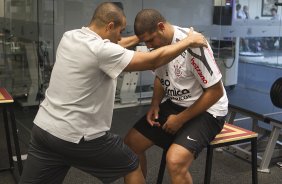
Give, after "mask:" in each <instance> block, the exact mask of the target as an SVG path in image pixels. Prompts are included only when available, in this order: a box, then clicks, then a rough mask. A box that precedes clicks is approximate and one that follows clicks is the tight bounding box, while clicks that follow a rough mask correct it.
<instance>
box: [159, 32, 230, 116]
mask: <svg viewBox="0 0 282 184" xmlns="http://www.w3.org/2000/svg"><path fill="white" fill-rule="evenodd" d="M187 32H189V29H188V28H180V27H177V26H174V37H173V40H172V44H173V43H176V42H178V41H179V40H182V39H183V38H185V37H186V36H187ZM155 73H156V75H157V76H158V77H159V78H160V81H161V84H162V86H163V88H164V90H165V93H166V95H167V97H169V98H170V99H171V101H172V102H174V103H175V104H178V105H180V106H183V107H190V106H191V105H192V104H193V103H194V102H195V101H196V100H197V99H198V98H199V97H200V96H201V95H202V93H203V90H204V89H205V88H208V87H210V86H212V85H214V84H216V83H217V82H219V81H220V80H221V77H222V75H221V73H220V70H219V68H218V67H217V64H216V62H215V59H214V57H213V52H212V50H211V48H210V46H208V48H205V47H200V48H193V49H187V50H186V51H184V52H183V53H182V54H181V55H179V56H178V57H177V58H175V59H174V60H173V61H171V62H170V63H168V64H167V65H164V66H162V67H160V68H158V69H156V71H155ZM207 112H209V113H210V114H212V115H214V116H225V115H226V114H227V112H228V99H227V96H226V91H225V90H224V95H223V96H222V97H221V98H220V100H219V101H218V102H217V103H215V104H214V105H213V106H211V107H210V108H209V109H208V110H207Z"/></svg>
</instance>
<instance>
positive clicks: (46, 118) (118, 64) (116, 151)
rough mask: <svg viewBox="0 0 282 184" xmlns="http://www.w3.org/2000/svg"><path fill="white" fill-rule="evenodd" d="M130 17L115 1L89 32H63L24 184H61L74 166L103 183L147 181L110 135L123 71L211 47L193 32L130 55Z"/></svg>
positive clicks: (96, 15) (131, 156)
mask: <svg viewBox="0 0 282 184" xmlns="http://www.w3.org/2000/svg"><path fill="white" fill-rule="evenodd" d="M125 26H126V18H125V15H124V13H123V11H122V10H121V9H120V8H119V7H117V6H116V5H114V4H113V3H102V4H100V5H99V6H98V7H97V8H96V10H95V12H94V15H93V18H92V20H91V22H90V24H89V25H88V26H87V27H82V28H81V29H76V30H72V31H67V32H66V33H64V35H63V37H62V39H61V41H60V44H59V46H58V49H57V55H56V62H55V65H54V68H53V71H52V75H51V80H50V84H49V87H48V89H47V90H46V94H45V100H44V101H43V102H42V103H41V105H40V108H39V110H38V113H37V115H36V117H35V120H34V123H35V125H34V127H33V129H32V135H31V141H30V146H29V151H28V157H27V161H26V163H25V166H24V171H23V174H22V177H21V180H20V184H25V183H29V184H30V183H33V184H37V183H38V184H39V183H47V184H49V183H50V184H57V183H62V182H63V180H64V177H65V176H66V174H67V172H68V170H69V168H70V167H71V166H73V167H76V168H78V169H80V170H82V171H85V172H87V173H89V174H91V175H93V176H95V177H97V178H98V179H100V180H101V181H102V182H103V183H111V182H113V181H114V180H116V179H118V178H120V177H124V182H125V183H136V184H142V183H145V181H144V177H143V175H142V172H141V169H140V166H139V162H138V158H137V156H136V155H135V154H134V153H133V152H132V151H131V150H130V149H129V148H128V147H127V146H126V145H125V144H124V143H123V140H122V139H121V138H120V136H118V135H114V134H112V133H110V132H109V130H110V128H111V123H112V114H113V106H114V98H115V90H116V83H117V76H118V75H119V74H120V73H121V72H122V71H137V70H148V69H151V70H152V69H156V68H157V67H159V66H162V65H164V64H166V63H168V62H169V61H171V60H172V59H174V58H175V57H177V56H178V55H179V54H181V53H182V52H183V51H184V50H186V49H187V47H189V46H199V45H202V44H203V43H205V41H204V37H203V36H202V35H200V34H196V33H191V34H190V33H189V35H188V36H186V38H185V39H183V41H181V42H179V43H177V44H174V45H171V46H166V47H162V48H160V49H157V50H155V51H153V52H150V53H142V52H134V51H130V50H127V49H125V48H123V47H121V46H120V45H118V44H117V43H120V44H121V45H123V46H124V45H126V46H132V45H133V44H136V43H138V42H139V40H138V39H137V37H136V36H132V37H130V38H128V39H121V32H122V31H123V30H124V29H125Z"/></svg>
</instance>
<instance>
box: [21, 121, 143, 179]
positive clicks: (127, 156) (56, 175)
mask: <svg viewBox="0 0 282 184" xmlns="http://www.w3.org/2000/svg"><path fill="white" fill-rule="evenodd" d="M138 165H139V161H138V157H137V156H136V155H135V154H134V153H133V152H132V151H131V150H130V149H129V148H128V147H127V146H126V145H125V144H124V143H123V140H122V139H121V137H120V136H118V135H115V134H111V133H109V132H107V133H106V134H105V135H103V136H101V137H99V138H96V139H93V140H90V141H85V140H83V139H82V140H81V141H80V142H79V143H78V144H76V143H71V142H67V141H64V140H61V139H59V138H57V137H55V136H53V135H51V134H49V133H48V132H46V131H44V130H42V129H41V128H39V127H38V126H36V125H34V127H33V130H32V137H31V141H30V145H29V150H28V157H27V160H26V161H25V165H24V171H23V173H22V176H21V179H20V184H26V183H46V184H48V183H50V184H57V183H62V182H63V180H64V177H65V176H66V174H67V172H68V170H69V168H70V167H71V166H73V167H75V168H78V169H80V170H82V171H85V172H87V173H89V174H91V175H93V176H95V177H97V178H99V179H100V180H101V181H102V182H103V183H111V182H113V181H114V180H116V179H118V178H120V177H123V176H125V175H126V174H128V173H129V172H131V171H133V170H135V169H136V168H137V167H138Z"/></svg>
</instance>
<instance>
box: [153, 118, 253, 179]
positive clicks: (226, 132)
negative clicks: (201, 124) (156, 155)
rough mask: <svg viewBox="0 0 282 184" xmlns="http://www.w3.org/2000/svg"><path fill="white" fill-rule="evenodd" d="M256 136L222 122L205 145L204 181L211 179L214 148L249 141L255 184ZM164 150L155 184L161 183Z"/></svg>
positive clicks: (164, 157) (164, 162)
mask: <svg viewBox="0 0 282 184" xmlns="http://www.w3.org/2000/svg"><path fill="white" fill-rule="evenodd" d="M257 136H258V134H257V133H255V132H252V131H249V130H246V129H244V128H241V127H238V126H235V125H231V124H228V123H225V124H224V127H223V129H222V131H221V132H220V133H219V134H218V135H217V136H216V137H215V139H214V140H213V141H212V142H211V143H210V144H209V145H208V146H207V157H206V168H205V179H204V183H205V184H209V183H210V180H211V169H212V159H213V150H214V148H218V147H223V146H229V145H234V144H240V143H244V142H251V149H252V183H253V184H257V182H258V181H257ZM166 152H167V150H163V154H162V159H161V163H160V168H159V173H158V179H157V184H161V183H162V180H163V175H164V171H165V165H166Z"/></svg>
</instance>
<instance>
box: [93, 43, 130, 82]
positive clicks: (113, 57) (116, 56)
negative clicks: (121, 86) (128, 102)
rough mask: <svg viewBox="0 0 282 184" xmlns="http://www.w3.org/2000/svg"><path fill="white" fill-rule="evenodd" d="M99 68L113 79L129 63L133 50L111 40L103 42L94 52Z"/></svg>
mask: <svg viewBox="0 0 282 184" xmlns="http://www.w3.org/2000/svg"><path fill="white" fill-rule="evenodd" d="M96 54H97V58H98V64H99V68H100V69H101V70H102V71H104V72H105V73H106V74H107V75H109V76H110V77H111V78H113V79H115V78H116V77H117V76H118V75H119V74H120V73H121V72H122V71H123V70H124V68H125V67H126V66H127V65H128V64H129V63H130V61H131V60H132V57H133V55H134V51H131V50H128V49H125V48H123V47H121V46H120V45H117V44H114V43H112V42H109V41H108V42H107V41H106V42H104V44H102V45H101V47H99V49H98V50H97V52H96Z"/></svg>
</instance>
